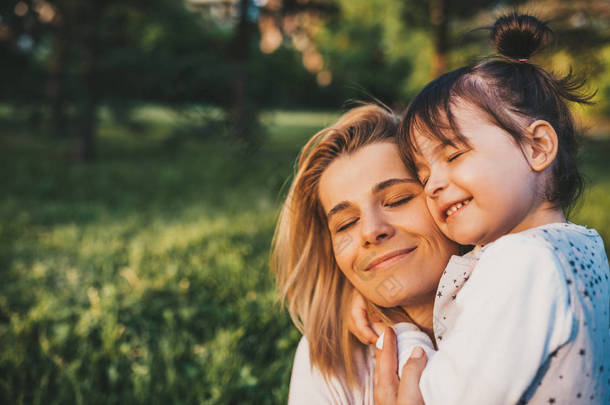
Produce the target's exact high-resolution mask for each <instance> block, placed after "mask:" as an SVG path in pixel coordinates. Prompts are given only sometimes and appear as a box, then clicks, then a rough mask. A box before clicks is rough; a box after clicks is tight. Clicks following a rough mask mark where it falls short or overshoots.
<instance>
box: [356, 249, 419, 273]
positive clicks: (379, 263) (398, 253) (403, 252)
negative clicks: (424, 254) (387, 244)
mask: <svg viewBox="0 0 610 405" xmlns="http://www.w3.org/2000/svg"><path fill="white" fill-rule="evenodd" d="M415 249H417V246H414V247H412V248H407V249H400V250H395V251H392V252H389V253H386V254H385V255H383V256H380V257H377V258H376V259H373V260H372V261H371V262H369V264H368V265H367V266H366V267H365V268H364V271H370V270H380V269H381V268H385V267H387V266H389V265H391V264H394V263H395V262H397V261H399V260H402V259H403V258H405V257H406V256H407V255H408V254H409V253H411V252H413V251H414V250H415Z"/></svg>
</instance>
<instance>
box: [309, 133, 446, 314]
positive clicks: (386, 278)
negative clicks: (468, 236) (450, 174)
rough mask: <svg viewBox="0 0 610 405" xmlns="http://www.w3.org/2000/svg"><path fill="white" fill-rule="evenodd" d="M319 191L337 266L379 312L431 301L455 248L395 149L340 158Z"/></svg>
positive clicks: (388, 146) (371, 148) (376, 148)
mask: <svg viewBox="0 0 610 405" xmlns="http://www.w3.org/2000/svg"><path fill="white" fill-rule="evenodd" d="M318 191H319V198H320V202H321V204H322V207H323V209H324V212H325V213H326V216H327V218H328V227H329V230H330V234H331V237H332V241H333V250H334V255H335V259H336V261H337V264H338V266H339V268H340V269H341V271H342V272H343V273H344V274H345V276H346V277H347V278H348V279H349V280H350V281H351V283H352V284H353V285H354V286H355V287H356V289H358V290H359V291H360V292H361V293H362V294H363V295H364V296H365V297H366V298H368V299H369V300H371V301H372V302H374V303H376V304H378V305H381V306H396V305H403V306H405V305H417V304H420V303H422V304H424V303H426V302H428V301H430V300H431V299H433V298H434V294H435V292H436V288H437V286H438V281H439V279H440V276H441V273H442V272H443V269H444V268H445V266H446V264H447V262H448V260H449V258H450V256H451V255H452V254H457V252H458V245H456V244H455V243H453V242H451V241H450V240H448V239H447V238H446V237H445V236H443V234H442V233H441V232H440V231H439V229H438V228H437V227H436V225H435V224H434V221H433V220H432V217H431V216H430V214H429V212H428V210H427V208H426V203H425V197H424V195H423V193H422V191H423V190H422V187H421V185H420V184H419V181H418V180H417V179H416V178H414V176H413V175H411V174H409V172H408V171H407V170H406V168H405V166H404V165H403V163H402V161H401V159H400V156H399V153H398V148H397V146H396V145H395V144H394V143H390V142H382V143H375V144H371V145H367V146H364V147H362V148H360V149H359V150H357V151H356V152H354V153H352V154H349V155H348V154H345V155H342V156H340V157H338V158H336V159H335V160H334V161H333V162H332V163H331V164H330V165H329V166H328V167H327V168H326V170H325V171H324V173H322V176H321V178H320V183H319V189H318Z"/></svg>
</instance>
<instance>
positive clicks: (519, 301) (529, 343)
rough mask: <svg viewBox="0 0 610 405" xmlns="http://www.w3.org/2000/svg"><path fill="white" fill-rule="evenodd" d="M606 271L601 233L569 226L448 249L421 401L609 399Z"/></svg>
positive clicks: (572, 401) (588, 401)
mask: <svg viewBox="0 0 610 405" xmlns="http://www.w3.org/2000/svg"><path fill="white" fill-rule="evenodd" d="M609 273H610V272H609V269H608V259H607V257H606V253H605V251H604V245H603V241H602V239H601V238H600V236H599V234H598V233H597V232H596V231H595V230H593V229H587V228H585V227H582V226H579V225H575V224H572V223H556V224H548V225H544V226H541V227H537V228H533V229H530V230H527V231H525V232H521V233H517V234H511V235H506V236H504V237H502V238H499V239H498V240H496V241H495V242H493V243H490V244H489V245H486V246H485V247H483V248H482V249H480V250H479V251H478V252H476V253H470V254H467V255H465V256H462V257H458V256H454V257H453V258H452V259H451V260H450V262H449V264H448V265H447V268H446V269H445V272H444V273H443V275H442V277H441V280H440V283H439V287H438V290H437V296H436V301H435V306H434V329H435V335H436V336H435V337H436V340H437V344H438V351H437V353H436V354H435V355H434V357H433V358H432V359H431V360H430V361H429V362H428V364H427V366H426V369H425V370H424V372H423V374H422V378H421V380H420V388H421V390H422V395H423V397H424V400H425V402H426V404H427V405H432V404H444V405H447V404H599V405H602V404H610V315H609V311H610V309H609V307H610V296H609V283H610V281H609V280H608V278H609V277H610V275H609Z"/></svg>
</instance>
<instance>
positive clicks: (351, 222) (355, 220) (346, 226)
mask: <svg viewBox="0 0 610 405" xmlns="http://www.w3.org/2000/svg"><path fill="white" fill-rule="evenodd" d="M357 221H358V219H354V220H353V221H350V222H348V223H347V224H343V225H341V226H340V227H339V228H337V230H336V231H335V232H342V231H345V230H346V229H348V228H349V227H350V226H352V225H354V224H355V223H356V222H357Z"/></svg>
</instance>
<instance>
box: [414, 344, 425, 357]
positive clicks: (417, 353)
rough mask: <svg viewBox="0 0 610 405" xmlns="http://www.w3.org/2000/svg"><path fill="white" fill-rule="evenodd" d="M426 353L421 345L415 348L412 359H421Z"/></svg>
mask: <svg viewBox="0 0 610 405" xmlns="http://www.w3.org/2000/svg"><path fill="white" fill-rule="evenodd" d="M423 355H424V349H422V348H421V347H419V346H417V347H416V348H415V349H413V353H411V358H412V359H419V358H421V357H422V356H423Z"/></svg>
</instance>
